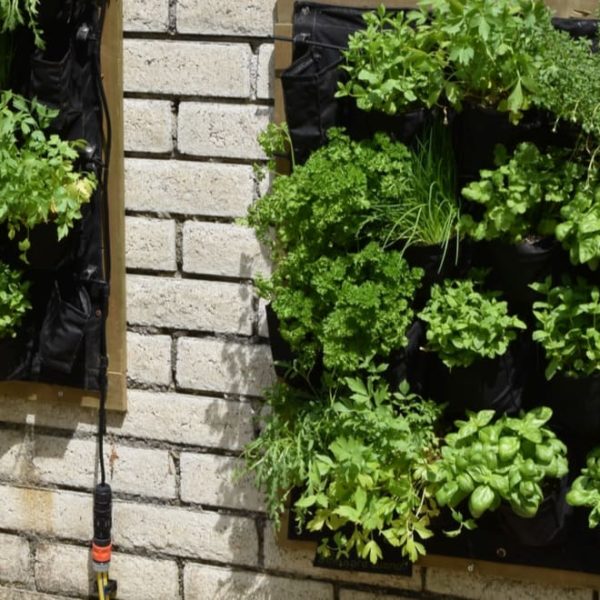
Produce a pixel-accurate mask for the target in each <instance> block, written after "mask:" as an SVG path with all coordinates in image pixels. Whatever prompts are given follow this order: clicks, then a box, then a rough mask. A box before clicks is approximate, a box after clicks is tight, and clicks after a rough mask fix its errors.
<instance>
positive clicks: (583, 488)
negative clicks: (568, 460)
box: [567, 448, 600, 529]
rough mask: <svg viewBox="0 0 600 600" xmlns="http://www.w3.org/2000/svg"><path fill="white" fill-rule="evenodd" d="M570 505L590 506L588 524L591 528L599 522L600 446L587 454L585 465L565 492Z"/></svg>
mask: <svg viewBox="0 0 600 600" xmlns="http://www.w3.org/2000/svg"><path fill="white" fill-rule="evenodd" d="M567 502H568V503H569V504H570V505H571V506H585V507H586V508H590V509H591V510H590V514H589V516H588V524H589V526H590V528H591V529H593V528H594V527H598V524H599V523H600V448H594V449H593V450H592V451H591V452H590V453H589V454H588V456H587V459H586V466H585V467H583V469H581V475H580V476H579V477H577V479H575V481H574V482H573V484H572V485H571V489H570V490H569V492H568V493H567Z"/></svg>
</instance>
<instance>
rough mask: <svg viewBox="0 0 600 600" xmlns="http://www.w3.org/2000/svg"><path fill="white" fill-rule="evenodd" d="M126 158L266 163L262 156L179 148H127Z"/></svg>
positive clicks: (234, 164)
mask: <svg viewBox="0 0 600 600" xmlns="http://www.w3.org/2000/svg"><path fill="white" fill-rule="evenodd" d="M125 158H126V159H127V158H137V159H144V160H157V161H158V160H160V161H165V162H166V161H170V160H172V161H178V162H187V163H202V164H205V163H209V164H217V165H232V166H239V167H253V166H254V165H255V164H257V163H258V164H261V165H264V164H265V163H266V160H265V159H262V158H260V159H259V158H256V159H253V158H230V157H227V156H212V155H206V156H201V155H195V154H183V153H181V152H179V151H177V150H171V151H170V152H156V153H153V152H145V151H140V150H127V151H126V152H125Z"/></svg>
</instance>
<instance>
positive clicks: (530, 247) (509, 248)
mask: <svg viewBox="0 0 600 600" xmlns="http://www.w3.org/2000/svg"><path fill="white" fill-rule="evenodd" d="M559 253H560V248H559V246H558V245H557V243H556V242H555V241H554V240H550V239H543V240H541V241H539V242H535V243H529V242H522V243H520V244H503V243H501V242H494V243H491V244H490V245H489V256H490V263H491V266H492V272H491V281H490V286H491V287H493V288H494V289H497V290H501V291H502V292H503V296H504V297H506V299H507V300H508V302H509V304H510V305H511V306H517V307H526V308H529V307H531V305H532V304H533V302H534V300H535V299H536V297H537V296H536V293H535V292H534V291H533V290H532V289H531V288H530V287H529V284H531V283H534V282H536V281H543V280H544V279H545V278H546V277H547V276H548V275H551V274H553V272H554V269H555V266H556V264H557V258H558V257H559Z"/></svg>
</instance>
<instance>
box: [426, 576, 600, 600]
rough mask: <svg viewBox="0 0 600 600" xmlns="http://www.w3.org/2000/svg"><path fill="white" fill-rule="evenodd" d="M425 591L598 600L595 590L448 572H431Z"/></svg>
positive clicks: (479, 598)
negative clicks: (595, 596) (596, 599)
mask: <svg viewBox="0 0 600 600" xmlns="http://www.w3.org/2000/svg"><path fill="white" fill-rule="evenodd" d="M425 589H426V591H428V592H437V593H441V594H446V595H451V596H457V597H459V598H472V599H473V600H523V599H525V598H526V599H527V600H592V599H593V596H594V593H593V592H592V591H591V590H583V589H578V590H576V589H564V588H559V587H554V586H546V585H542V584H538V583H526V582H517V581H512V580H509V579H501V578H495V577H487V576H483V575H480V574H478V573H467V572H466V571H450V570H445V569H427V574H426V578H425Z"/></svg>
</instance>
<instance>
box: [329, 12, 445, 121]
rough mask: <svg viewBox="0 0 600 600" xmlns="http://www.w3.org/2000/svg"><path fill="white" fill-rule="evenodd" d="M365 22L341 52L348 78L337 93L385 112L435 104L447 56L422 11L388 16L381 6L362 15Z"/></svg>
mask: <svg viewBox="0 0 600 600" xmlns="http://www.w3.org/2000/svg"><path fill="white" fill-rule="evenodd" d="M364 19H365V23H366V28H365V29H364V30H361V31H358V32H356V33H355V34H353V35H352V36H350V39H349V40H348V50H347V51H346V52H344V56H345V57H346V60H347V64H346V65H345V66H344V67H343V68H344V69H345V70H346V71H347V72H348V73H349V76H350V78H349V81H348V82H347V83H345V84H341V85H340V88H339V90H338V93H337V96H338V97H343V96H352V97H354V98H356V104H357V106H358V107H359V108H361V109H363V110H367V111H369V110H379V111H382V112H385V113H388V114H392V115H393V114H396V113H397V112H403V111H405V110H407V109H410V108H411V107H413V106H415V107H419V106H421V105H424V106H433V105H435V104H436V103H437V102H438V100H439V98H440V96H441V95H442V92H443V91H444V86H445V77H444V70H445V68H446V56H445V55H444V53H443V52H442V50H441V48H440V47H439V44H438V42H437V40H436V35H435V32H434V31H433V29H432V28H431V26H430V25H429V24H428V22H427V16H426V15H425V13H423V12H418V11H411V12H408V13H404V12H399V13H398V14H397V15H396V16H390V15H388V14H387V13H386V11H385V8H384V7H383V6H381V7H380V8H379V9H378V10H377V11H376V12H368V13H365V15H364Z"/></svg>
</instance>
